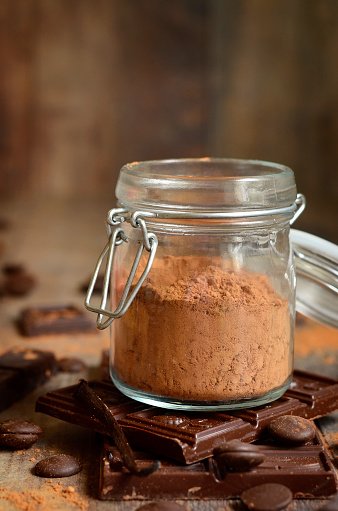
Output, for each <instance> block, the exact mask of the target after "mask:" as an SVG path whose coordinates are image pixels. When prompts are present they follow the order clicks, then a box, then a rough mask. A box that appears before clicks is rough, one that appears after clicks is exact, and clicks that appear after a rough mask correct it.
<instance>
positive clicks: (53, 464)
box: [34, 454, 82, 477]
mask: <svg viewBox="0 0 338 511" xmlns="http://www.w3.org/2000/svg"><path fill="white" fill-rule="evenodd" d="M81 468H82V467H81V464H80V462H79V461H78V460H77V459H76V458H74V457H73V456H70V455H68V454H56V455H54V456H49V457H48V458H44V459H43V460H41V461H39V463H37V464H36V465H35V468H34V473H35V475H37V476H39V477H69V476H72V475H74V474H77V473H78V472H80V470H81Z"/></svg>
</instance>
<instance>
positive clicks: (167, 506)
mask: <svg viewBox="0 0 338 511" xmlns="http://www.w3.org/2000/svg"><path fill="white" fill-rule="evenodd" d="M184 509H186V508H185V506H181V505H180V504H176V502H163V501H161V502H149V504H143V506H140V507H137V508H136V511H183V510H184Z"/></svg>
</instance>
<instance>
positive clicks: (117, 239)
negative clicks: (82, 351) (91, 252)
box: [85, 208, 158, 330]
mask: <svg viewBox="0 0 338 511" xmlns="http://www.w3.org/2000/svg"><path fill="white" fill-rule="evenodd" d="M127 215H128V210H126V209H123V208H116V209H112V210H111V211H109V213H108V218H107V227H108V234H109V240H108V243H107V244H106V246H105V247H104V249H103V251H102V253H101V255H100V257H99V259H98V261H97V263H96V267H95V270H94V274H93V277H92V279H91V281H90V284H89V287H88V291H87V296H86V300H85V307H86V308H87V309H88V310H89V311H91V312H96V313H97V314H98V316H97V321H96V324H97V328H99V329H100V330H103V329H105V328H107V327H108V326H109V325H110V324H111V323H112V321H113V320H114V319H116V318H120V317H121V316H123V315H124V314H125V313H126V312H127V310H128V308H129V307H130V305H131V303H132V301H133V300H134V298H135V296H136V294H137V293H138V291H139V289H140V287H141V286H142V284H143V282H144V280H145V279H146V277H147V276H148V273H149V271H150V269H151V266H152V264H153V261H154V258H155V254H156V250H157V246H158V240H157V236H156V235H155V234H154V233H149V232H148V230H147V226H146V223H145V221H144V219H143V218H142V216H144V215H143V212H139V211H135V212H134V213H133V214H132V215H131V216H129V217H128V216H127ZM123 222H129V223H130V224H131V225H132V227H134V228H135V229H140V230H141V232H142V240H141V241H140V246H139V248H138V249H137V253H136V256H135V260H134V262H133V265H132V267H131V270H130V273H129V276H128V279H127V281H126V284H125V286H124V289H123V292H122V295H121V298H120V300H119V303H118V305H117V307H116V309H115V310H114V311H111V310H108V309H107V308H106V304H107V299H108V295H109V285H110V282H111V274H112V270H113V265H114V256H115V253H116V247H118V246H119V245H121V244H122V243H124V242H125V243H127V242H128V237H127V235H126V234H125V232H124V230H123V228H122V227H121V226H120V224H122V223H123ZM144 250H146V251H147V252H149V257H148V260H147V263H146V266H145V268H144V270H143V272H142V274H141V276H140V277H139V279H138V281H137V283H136V284H135V286H134V288H133V289H132V291H131V292H130V288H131V285H132V283H133V281H134V277H135V274H136V270H137V268H138V265H139V263H140V259H141V257H142V254H143V251H144ZM105 258H106V259H107V261H106V269H105V274H104V279H103V291H102V297H101V304H100V307H94V306H93V305H91V299H92V295H93V292H94V287H95V284H96V281H97V278H98V275H99V272H100V269H101V266H102V264H103V261H104V259H105ZM104 317H106V319H104Z"/></svg>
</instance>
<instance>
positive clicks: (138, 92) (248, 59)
mask: <svg viewBox="0 0 338 511" xmlns="http://www.w3.org/2000/svg"><path fill="white" fill-rule="evenodd" d="M0 28H1V30H0V76H1V80H0V195H2V196H8V195H15V194H17V193H21V194H23V195H27V194H34V195H39V194H44V195H46V194H47V195H48V194H49V195H57V196H60V197H67V196H74V195H79V196H80V195H81V196H87V197H94V196H95V197H102V198H104V197H108V196H109V197H111V198H112V200H113V189H114V183H115V181H116V177H117V173H118V169H119V168H120V167H121V165H122V164H123V163H125V162H127V161H133V160H144V159H154V158H168V157H184V156H195V157H198V156H204V155H214V156H224V157H225V156H228V157H229V156H230V157H241V158H260V159H265V160H271V161H277V162H281V163H285V164H288V165H290V166H291V167H292V168H293V169H294V170H295V173H296V178H297V183H298V188H299V190H300V191H302V192H303V193H304V194H305V195H306V196H307V199H308V207H307V210H306V212H305V213H304V214H303V216H302V218H301V219H300V220H299V222H298V223H297V226H298V227H299V228H303V229H307V230H310V231H311V232H314V233H317V234H319V235H322V236H324V237H327V238H329V239H331V240H332V241H337V240H338V238H337V229H336V222H335V218H336V214H337V211H336V205H337V202H338V171H337V167H338V144H337V143H336V141H337V138H338V95H337V90H338V66H337V65H336V55H337V51H338V3H337V2H336V0H277V1H274V2H271V0H237V1H236V2H234V1H233V0H113V1H111V0H97V1H95V2H93V1H91V0H72V1H71V2H70V1H68V0H2V2H1V6H0Z"/></svg>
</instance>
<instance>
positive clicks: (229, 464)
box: [213, 440, 265, 479]
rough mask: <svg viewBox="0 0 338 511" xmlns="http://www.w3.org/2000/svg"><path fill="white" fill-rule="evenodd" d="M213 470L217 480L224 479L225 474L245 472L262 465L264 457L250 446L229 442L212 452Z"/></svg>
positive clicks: (233, 441) (255, 448) (238, 441)
mask: <svg viewBox="0 0 338 511" xmlns="http://www.w3.org/2000/svg"><path fill="white" fill-rule="evenodd" d="M213 455H214V468H215V469H216V472H217V474H216V475H217V477H218V478H219V479H224V476H225V474H226V473H227V472H247V471H249V470H251V469H252V468H254V467H256V466H257V465H260V464H261V463H263V461H264V459H265V455H264V454H263V453H262V452H261V451H260V450H259V448H258V447H256V446H255V445H252V444H247V443H244V442H241V441H240V440H231V441H230V442H225V443H224V444H222V445H221V446H219V447H216V448H215V449H214V451H213Z"/></svg>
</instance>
